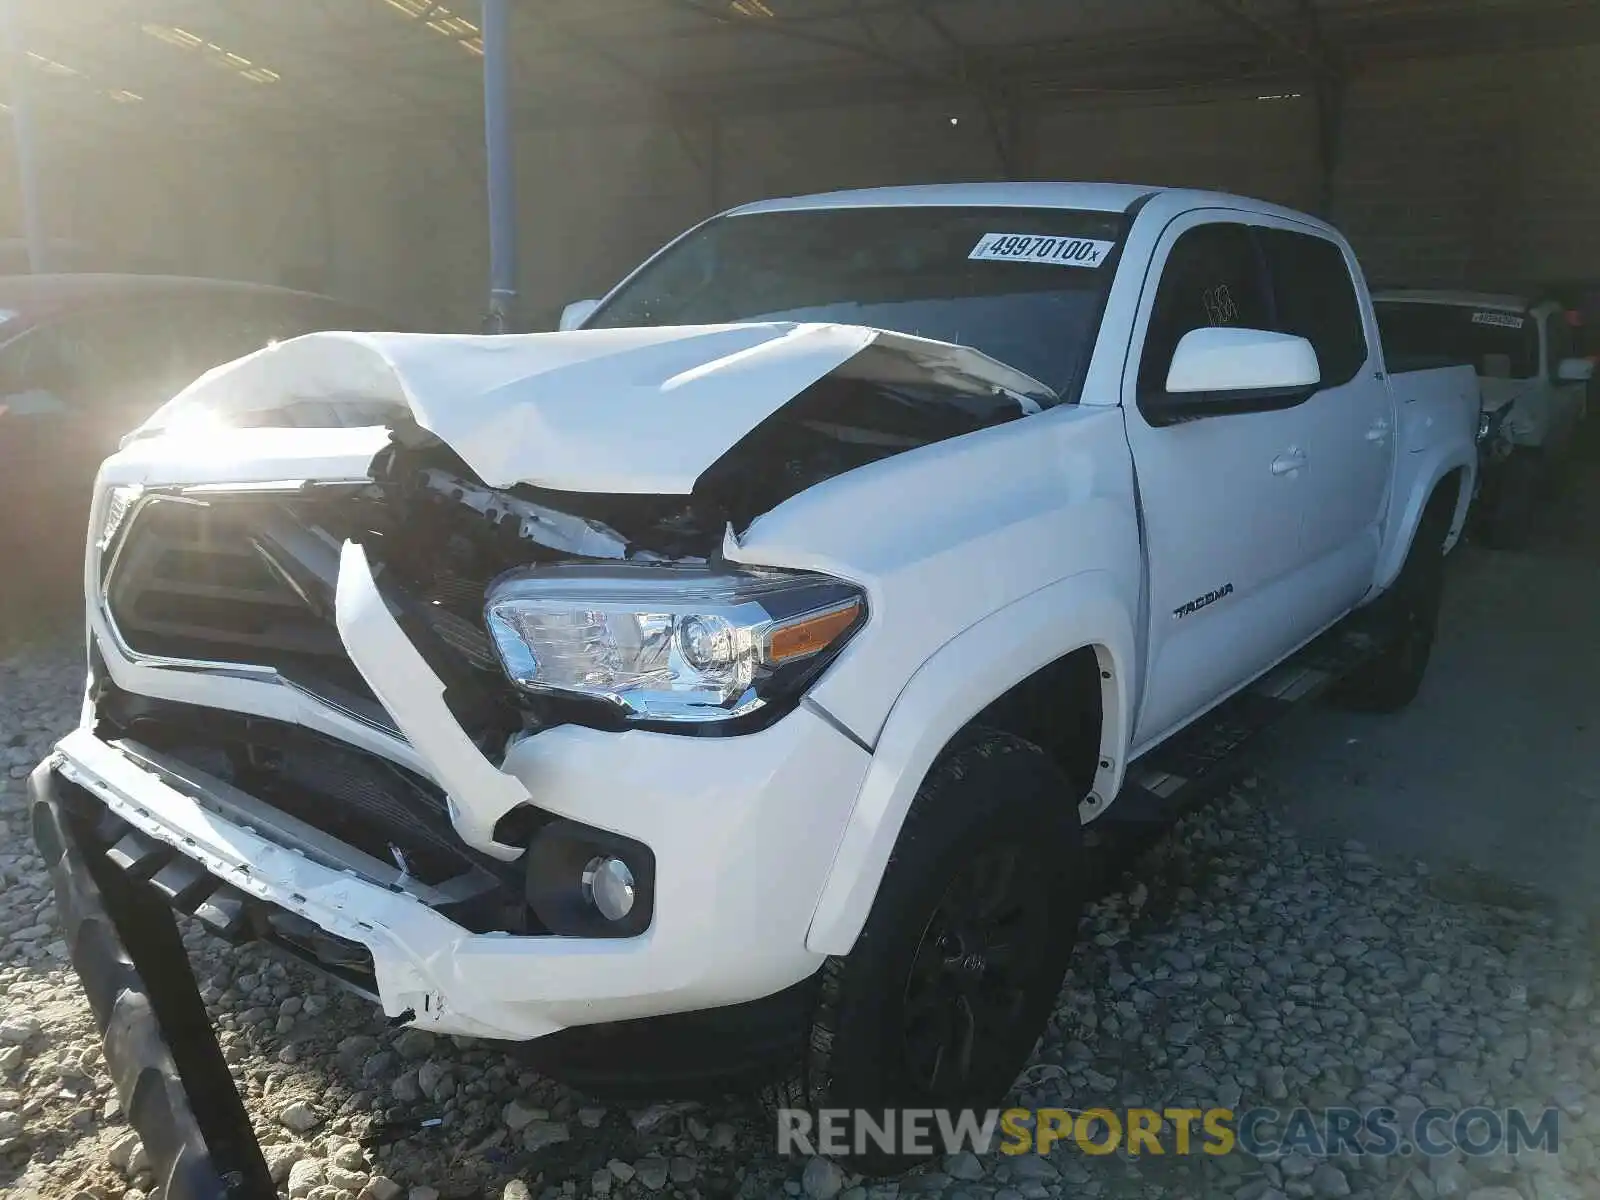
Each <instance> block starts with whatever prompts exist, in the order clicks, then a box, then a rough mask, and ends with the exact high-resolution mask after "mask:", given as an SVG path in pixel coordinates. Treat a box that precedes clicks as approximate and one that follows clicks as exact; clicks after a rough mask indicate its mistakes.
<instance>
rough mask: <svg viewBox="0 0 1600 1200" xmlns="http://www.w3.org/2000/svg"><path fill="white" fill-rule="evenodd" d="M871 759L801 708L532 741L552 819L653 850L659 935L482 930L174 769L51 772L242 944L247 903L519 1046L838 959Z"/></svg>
mask: <svg viewBox="0 0 1600 1200" xmlns="http://www.w3.org/2000/svg"><path fill="white" fill-rule="evenodd" d="M866 760H867V756H866V753H865V752H864V751H863V750H861V749H860V748H859V747H857V746H856V745H855V744H854V743H852V742H851V741H849V740H848V739H846V738H845V737H843V736H842V735H841V734H840V733H838V732H837V731H836V730H835V729H834V728H833V727H832V726H831V725H829V724H828V723H826V722H824V721H823V720H821V719H820V718H818V717H816V716H814V715H813V714H811V713H810V712H808V711H806V710H804V709H802V710H800V711H797V712H795V713H793V714H791V715H790V716H789V717H788V718H786V719H785V720H783V721H780V722H778V723H777V724H776V725H774V726H773V727H772V728H771V729H768V730H766V731H764V732H762V733H759V734H752V735H749V736H747V737H737V738H681V737H674V736H672V735H667V734H650V733H642V732H630V733H622V734H616V733H602V732H598V731H595V730H588V729H582V728H578V727H572V726H568V727H562V728H558V729H553V730H548V731H546V732H544V733H542V734H539V735H537V736H535V737H532V738H529V739H526V740H525V741H523V742H522V743H519V744H518V746H517V747H515V748H514V749H513V752H512V754H511V755H510V756H508V760H507V764H506V770H507V771H510V772H514V773H515V775H516V777H517V778H518V779H519V780H521V781H522V785H525V786H528V787H529V788H530V789H531V791H532V792H533V794H534V795H536V796H540V797H548V805H547V810H548V811H553V812H556V813H557V814H559V815H573V816H574V819H577V818H578V816H579V815H581V819H582V820H583V821H584V822H585V823H587V824H588V825H590V826H593V827H597V828H601V829H605V830H610V831H613V832H615V833H617V834H620V835H622V836H624V837H627V838H630V839H633V840H635V841H637V842H639V843H641V844H643V845H645V846H648V847H649V848H650V850H651V852H652V854H653V856H654V862H655V868H654V880H653V889H654V894H653V897H652V900H653V911H652V914H651V924H650V926H649V928H648V929H646V930H645V931H644V932H643V933H641V934H639V935H638V936H634V937H610V938H606V937H594V938H589V937H571V936H568V937H558V936H549V935H541V936H533V935H528V936H512V935H510V934H507V933H497V932H486V933H473V932H471V931H469V930H467V929H465V928H463V927H462V926H460V925H458V924H456V923H455V922H453V921H451V920H450V919H448V918H447V917H445V916H444V915H442V914H441V913H440V912H438V911H436V910H435V908H434V907H433V906H432V905H431V904H430V902H429V901H430V899H432V897H431V896H430V895H429V889H428V888H427V887H425V886H423V885H420V884H418V883H416V882H415V881H404V880H397V879H396V875H397V872H395V871H394V870H393V869H392V868H388V869H387V873H385V871H384V870H380V868H382V867H383V864H377V863H374V862H373V861H372V860H365V861H362V856H360V855H359V854H357V853H355V852H353V851H350V849H349V848H348V847H344V848H342V849H343V853H340V848H339V847H338V846H337V845H333V846H330V845H328V843H327V841H326V840H324V841H323V842H322V843H321V844H318V843H317V842H316V841H315V840H314V839H313V838H312V837H311V835H310V833H308V832H306V831H304V830H303V829H302V830H296V829H295V828H293V823H292V822H291V821H289V820H288V819H286V818H284V817H283V816H282V814H277V813H275V811H274V810H270V809H268V808H267V807H266V806H265V805H260V806H259V809H257V810H254V811H255V814H256V815H251V813H252V810H251V809H249V808H246V807H243V806H245V805H247V804H249V802H250V798H249V797H245V796H243V795H242V794H240V793H238V792H237V791H232V790H231V789H228V787H227V785H226V784H224V783H222V782H221V781H218V780H213V779H211V778H210V777H208V776H206V775H204V774H203V773H202V772H199V771H196V770H192V769H186V770H184V771H183V772H182V774H181V776H175V775H174V774H173V773H172V772H169V771H164V770H161V769H158V768H155V767H153V766H152V765H151V756H149V755H148V752H142V748H140V747H137V746H136V745H133V744H131V743H124V744H112V743H109V742H106V741H102V740H101V739H100V738H99V737H97V736H96V735H95V733H94V732H93V731H92V730H90V729H88V728H82V729H78V730H75V731H74V732H72V733H70V734H68V735H67V736H66V737H65V738H63V739H62V740H61V742H60V743H59V744H58V746H57V749H56V752H55V754H54V755H53V756H52V759H51V761H50V764H49V766H50V770H51V771H53V772H54V774H55V775H57V776H59V778H60V779H61V780H63V781H65V782H66V783H67V784H69V785H72V786H74V787H76V788H79V789H81V790H82V791H83V792H84V793H86V794H87V795H89V796H92V797H93V798H94V800H95V801H98V803H99V804H100V805H102V806H103V807H104V809H105V810H106V811H107V812H108V813H109V814H110V816H111V817H113V818H115V820H116V821H117V822H120V823H121V827H119V828H116V829H113V830H112V831H111V832H110V833H109V834H107V839H108V843H118V842H125V844H124V845H122V847H121V849H120V850H118V849H117V847H116V846H115V845H113V846H112V852H113V855H114V856H115V857H117V858H118V860H119V862H120V863H121V864H122V865H124V866H126V867H128V868H130V869H133V868H136V870H137V873H138V874H139V875H141V876H142V877H149V878H151V879H152V880H153V881H154V883H155V884H156V885H157V887H158V888H159V890H161V891H162V892H163V893H164V894H165V895H166V896H167V897H168V899H169V900H170V901H171V902H172V903H173V904H174V905H176V906H177V907H179V908H180V909H182V910H184V911H187V912H191V913H194V914H195V915H196V916H198V917H200V918H201V919H202V920H207V921H209V923H211V924H213V925H215V926H217V927H218V928H219V929H222V930H224V931H225V927H226V926H227V925H228V923H229V922H231V921H233V920H234V919H235V918H236V916H237V912H238V910H240V909H241V908H255V909H258V910H265V911H266V912H267V913H268V914H269V915H270V916H271V917H272V918H273V919H274V920H275V921H277V922H278V923H279V924H278V926H277V927H278V928H280V929H281V928H282V922H285V921H287V922H291V923H296V924H298V925H300V926H301V927H302V928H306V927H314V929H315V930H316V931H320V932H321V934H323V935H326V936H325V941H326V942H327V943H328V944H329V945H330V946H332V947H334V950H335V952H336V953H338V952H339V950H338V948H341V947H342V948H345V949H347V950H348V949H355V950H356V952H357V954H358V955H360V956H362V957H363V958H364V957H366V956H370V965H368V964H367V963H365V962H362V963H355V962H353V961H349V962H347V963H346V965H347V966H348V967H349V968H350V978H349V979H347V980H346V982H351V983H354V984H355V985H356V986H357V987H358V989H360V981H361V980H362V979H369V980H370V989H361V990H370V993H371V994H372V995H373V996H374V998H375V999H376V1000H377V1001H378V1002H379V1003H380V1004H381V1006H382V1008H383V1011H384V1012H385V1013H386V1014H387V1015H388V1016H389V1017H391V1018H393V1019H395V1020H396V1021H399V1022H404V1023H409V1024H414V1025H416V1026H418V1027H420V1028H424V1029H429V1030H431V1031H433V1032H438V1033H455V1034H465V1035H469V1036H478V1037H489V1038H497V1039H505V1040H518V1041H520V1040H528V1039H532V1038H538V1037H543V1036H545V1035H548V1034H551V1033H554V1032H556V1031H558V1030H561V1029H564V1028H567V1027H571V1026H581V1025H593V1024H599V1023H603V1022H613V1021H623V1020H628V1019H632V1018H638V1017H649V1016H658V1015H664V1014H669V1013H681V1012H690V1011H695V1010H699V1009H705V1008H715V1007H720V1006H723V1005H730V1004H737V1003H741V1002H744V1001H750V1000H756V999H760V998H763V997H766V996H769V995H772V994H773V993H776V992H779V991H781V990H782V989H784V988H786V987H789V986H790V985H792V984H795V983H798V982H800V981H802V980H804V979H806V978H808V977H809V976H810V975H812V974H813V973H814V972H815V971H816V970H817V968H818V967H820V965H821V958H820V956H818V955H816V954H814V953H812V952H810V951H808V950H807V949H806V947H805V939H806V931H807V929H808V927H809V924H810V920H811V917H812V914H813V913H814V911H815V908H816V903H817V899H818V897H819V896H820V894H821V890H822V886H823V882H824V880H825V879H826V876H827V872H828V870H829V868H830V867H831V865H832V861H833V855H834V851H835V849H836V847H837V844H838V839H839V836H840V831H841V830H842V829H843V827H844V821H845V819H846V817H847V815H848V812H849V806H850V805H851V804H852V803H853V802H854V799H855V796H856V793H857V791H858V789H859V786H860V781H861V777H862V774H863V772H864V770H865V767H866ZM229 792H231V794H225V793H229ZM256 803H257V804H259V802H256ZM122 827H125V830H126V832H123V829H122ZM130 835H134V836H130ZM153 849H154V850H158V851H159V853H156V854H152V853H151V851H152V850H153ZM301 944H302V946H303V945H304V941H303V939H302V942H301ZM302 957H314V954H311V955H308V954H302Z"/></svg>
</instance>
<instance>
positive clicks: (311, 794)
mask: <svg viewBox="0 0 1600 1200" xmlns="http://www.w3.org/2000/svg"><path fill="white" fill-rule="evenodd" d="M96 712H97V715H98V716H99V718H100V720H101V722H102V728H101V730H100V732H101V736H103V737H107V738H111V739H115V738H120V737H128V738H131V739H133V740H134V741H135V742H138V743H140V744H142V745H144V746H148V747H149V748H150V749H152V750H154V751H156V752H157V753H158V754H163V755H166V756H167V757H168V758H169V759H171V760H173V761H176V762H179V763H183V764H187V765H189V766H192V767H196V768H198V769H199V770H201V771H204V772H205V773H206V774H208V775H211V776H212V777H214V778H216V779H220V780H222V781H223V782H225V783H229V784H232V785H233V786H234V787H237V788H239V789H240V790H241V791H244V792H246V793H248V794H249V795H252V796H254V797H256V798H257V799H259V800H263V801H265V802H267V803H268V804H270V805H272V806H273V807H274V808H277V809H279V810H281V811H282V812H286V813H288V814H289V815H291V816H293V817H295V818H297V819H299V820H301V821H304V822H305V823H306V824H308V825H311V826H314V827H315V828H317V829H320V830H322V831H323V832H324V833H327V834H330V835H332V836H333V837H336V838H338V839H339V840H340V841H342V842H344V843H345V844H347V845H350V846H354V847H356V848H357V849H358V850H361V851H363V852H364V853H366V854H369V855H371V856H372V857H373V858H376V859H378V860H379V861H380V862H386V863H395V865H397V866H398V865H399V863H398V862H397V861H396V858H395V851H399V852H400V855H401V856H402V857H403V858H404V860H405V865H406V867H407V868H408V869H409V870H410V872H411V874H412V875H414V876H415V877H416V878H418V879H421V880H422V881H423V882H424V883H430V884H438V883H442V882H443V881H445V880H447V879H454V878H457V877H459V876H461V875H462V874H464V873H466V872H469V871H471V870H472V869H473V868H474V866H475V865H476V864H477V862H478V859H477V857H476V856H475V855H473V854H472V852H471V851H470V850H468V848H467V847H466V846H465V845H464V844H463V843H462V842H461V840H460V839H459V838H458V837H457V836H456V833H455V829H454V827H453V826H452V825H451V823H450V815H449V810H448V805H447V802H446V800H445V796H444V793H443V792H441V791H440V790H439V789H438V788H437V787H436V786H434V785H433V784H432V783H431V782H429V781H428V780H426V779H423V778H422V777H421V776H419V775H416V774H414V773H413V772H411V771H408V770H406V769H405V768H403V767H401V766H400V765H398V764H397V763H392V762H390V761H389V760H387V759H384V758H380V757H378V756H376V755H373V754H368V753H366V752H364V751H361V750H357V749H355V748H354V747H352V746H347V745H345V744H344V743H342V742H338V741H334V740H333V739H331V738H327V737H323V736H322V735H320V734H317V733H313V732H311V731H310V730H306V729H301V728H299V727H298V726H294V725H286V724H283V723H282V722H278V721H272V720H268V719H266V718H263V717H250V716H245V715H243V714H241V713H234V712H227V711H223V710H218V709H207V708H200V707H197V706H195V705H189V704H180V703H176V702H174V701H168V700H155V699H151V698H150V697H146V696H136V695H134V694H132V693H129V692H124V691H122V690H121V689H119V688H117V687H115V686H114V685H111V684H107V685H105V686H104V687H102V689H101V690H100V693H99V694H98V695H97V697H96Z"/></svg>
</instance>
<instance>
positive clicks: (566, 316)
mask: <svg viewBox="0 0 1600 1200" xmlns="http://www.w3.org/2000/svg"><path fill="white" fill-rule="evenodd" d="M599 307H600V301H598V300H574V301H573V302H572V303H571V304H569V305H567V306H566V308H564V309H562V310H561V328H562V329H563V330H567V329H576V328H578V326H580V325H582V324H583V323H584V322H585V321H586V320H588V319H589V314H590V313H592V312H594V310H595V309H597V308H599Z"/></svg>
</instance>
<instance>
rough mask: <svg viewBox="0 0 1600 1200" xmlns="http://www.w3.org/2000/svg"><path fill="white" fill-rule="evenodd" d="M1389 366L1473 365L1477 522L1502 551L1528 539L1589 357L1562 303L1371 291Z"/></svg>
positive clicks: (1566, 444) (1559, 458)
mask: <svg viewBox="0 0 1600 1200" xmlns="http://www.w3.org/2000/svg"><path fill="white" fill-rule="evenodd" d="M1373 307H1374V309H1375V310H1376V311H1377V314H1378V327H1379V331H1380V333H1381V334H1382V337H1383V343H1384V345H1385V346H1386V347H1387V348H1388V351H1389V354H1390V358H1391V362H1392V363H1406V364H1408V365H1423V364H1430V365H1435V366H1436V365H1439V364H1441V363H1462V362H1464V363H1471V364H1472V366H1473V368H1474V369H1475V370H1476V371H1477V372H1478V379H1479V386H1480V387H1481V389H1482V393H1483V398H1482V403H1483V415H1482V417H1481V418H1480V421H1479V426H1478V441H1479V459H1480V463H1481V476H1480V479H1479V484H1480V486H1479V495H1478V500H1477V504H1476V506H1475V508H1474V523H1475V524H1478V525H1481V527H1482V528H1483V531H1484V533H1485V534H1486V537H1487V540H1488V541H1489V542H1490V543H1491V544H1493V545H1495V546H1497V547H1500V548H1502V549H1514V548H1516V547H1519V546H1522V545H1525V544H1526V543H1527V540H1528V538H1529V535H1531V534H1532V533H1533V531H1534V528H1535V525H1536V521H1537V516H1538V509H1539V505H1540V501H1541V500H1543V499H1545V498H1546V497H1548V496H1550V495H1552V494H1553V493H1554V491H1555V485H1556V484H1557V483H1558V482H1559V478H1560V473H1561V471H1562V470H1563V469H1564V468H1565V467H1566V466H1567V465H1569V464H1570V462H1571V459H1572V454H1573V451H1574V449H1575V448H1576V447H1577V445H1578V442H1579V437H1580V434H1581V432H1582V426H1583V421H1584V418H1585V417H1586V415H1587V413H1588V398H1589V397H1588V393H1589V382H1590V380H1591V378H1592V377H1593V375H1594V364H1593V363H1592V362H1590V361H1589V360H1588V359H1586V358H1580V357H1578V356H1577V352H1576V349H1575V347H1574V345H1573V335H1572V329H1571V327H1570V326H1569V325H1568V324H1567V310H1566V306H1565V305H1563V304H1561V303H1560V302H1558V301H1555V300H1543V301H1539V300H1529V299H1527V298H1525V297H1522V296H1503V295H1493V294H1484V293H1479V292H1448V291H1393V292H1380V293H1378V294H1377V295H1376V296H1374V297H1373Z"/></svg>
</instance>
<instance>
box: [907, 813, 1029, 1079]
mask: <svg viewBox="0 0 1600 1200" xmlns="http://www.w3.org/2000/svg"><path fill="white" fill-rule="evenodd" d="M1049 927H1050V917H1049V910H1048V901H1047V892H1046V889H1045V888H1043V887H1041V886H1040V878H1039V865H1038V862H1037V859H1036V858H1035V857H1034V856H1033V855H1030V854H1029V853H1028V852H1027V850H1026V849H1025V848H1024V847H1023V846H1021V845H1018V844H1014V843H1013V844H1007V845H1001V846H993V847H990V848H988V849H986V850H984V851H983V852H982V853H980V854H979V855H977V856H976V857H975V858H973V859H971V860H970V861H968V862H967V863H965V864H963V865H962V867H961V869H960V870H959V871H958V872H957V873H956V875H955V877H954V878H953V879H952V880H951V881H950V885H949V887H948V888H946V890H945V893H944V896H943V897H942V898H941V900H940V901H939V904H938V906H937V907H936V908H935V909H934V912H933V915H932V917H931V918H930V919H929V921H928V924H927V927H926V928H925V929H924V930H923V934H922V939H921V941H920V942H919V943H918V944H917V949H916V953H915V955H914V956H913V958H912V961H911V969H910V972H909V974H908V977H907V980H906V988H905V995H904V1000H903V1009H902V1012H903V1033H904V1043H905V1045H904V1049H905V1059H906V1068H907V1070H908V1072H909V1074H910V1076H911V1078H912V1079H913V1080H914V1081H915V1082H916V1083H917V1084H918V1086H920V1087H921V1088H922V1089H923V1090H924V1091H925V1092H926V1093H927V1094H928V1095H929V1096H931V1097H933V1098H935V1099H940V1098H947V1099H954V1098H958V1097H961V1096H964V1095H966V1094H968V1093H970V1092H972V1091H973V1089H974V1088H978V1089H982V1088H984V1087H985V1086H987V1085H988V1083H989V1082H990V1081H988V1080H987V1079H986V1075H987V1074H988V1072H989V1070H990V1069H991V1068H990V1064H991V1063H994V1062H995V1061H996V1060H997V1059H998V1060H1000V1061H1004V1059H1005V1057H1006V1051H1007V1049H1008V1047H1009V1046H1010V1045H1011V1043H1013V1042H1015V1040H1016V1038H1017V1036H1018V1030H1019V1028H1020V1023H1021V1021H1022V1019H1023V1016H1024V1012H1025V1009H1026V1008H1027V1005H1028V1001H1029V999H1030V994H1031V992H1032V990H1033V989H1032V984H1033V982H1034V980H1033V976H1034V975H1035V974H1036V973H1037V967H1038V964H1039V962H1040V961H1041V960H1042V958H1043V957H1044V948H1045V946H1046V944H1047V941H1046V940H1047V939H1048V937H1049Z"/></svg>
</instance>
